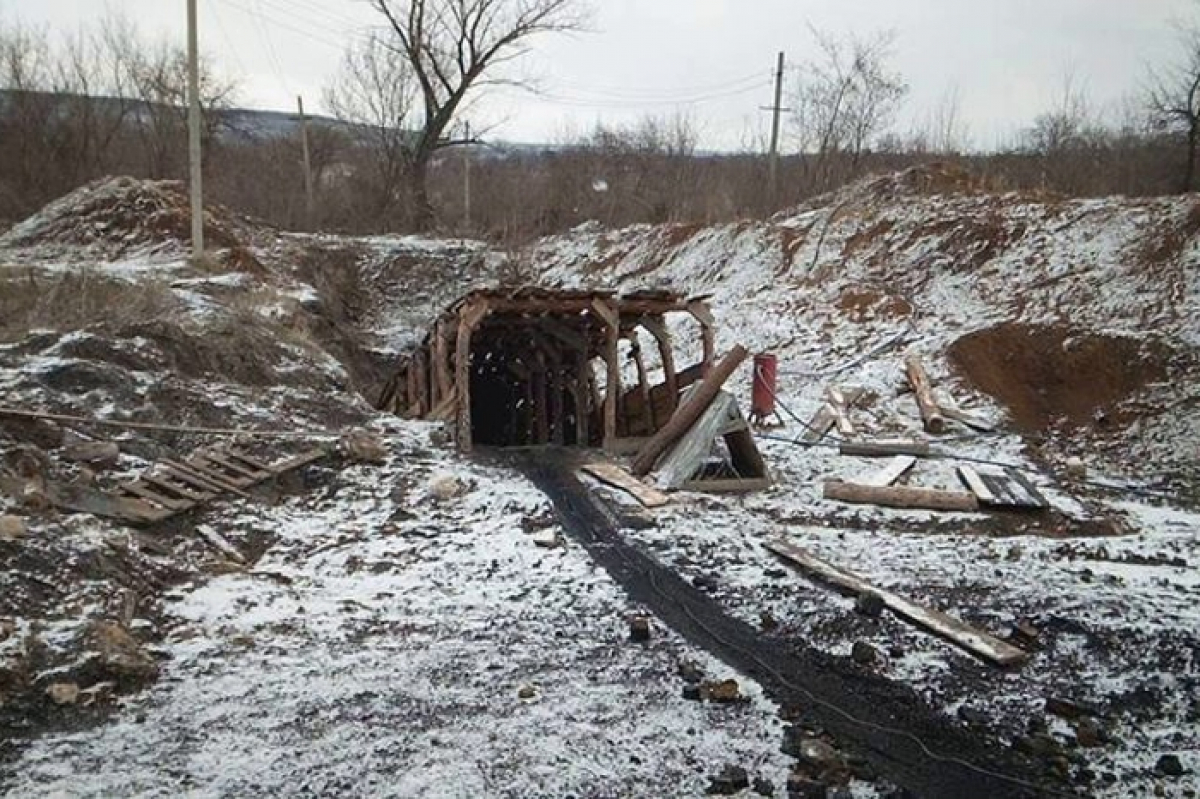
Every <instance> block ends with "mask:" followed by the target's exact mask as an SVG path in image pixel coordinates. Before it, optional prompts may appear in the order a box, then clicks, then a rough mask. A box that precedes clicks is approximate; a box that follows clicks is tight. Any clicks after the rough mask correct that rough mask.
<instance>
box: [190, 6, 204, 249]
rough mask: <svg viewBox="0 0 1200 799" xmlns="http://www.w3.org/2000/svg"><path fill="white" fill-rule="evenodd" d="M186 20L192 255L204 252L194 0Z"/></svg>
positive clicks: (198, 78) (198, 79) (197, 55)
mask: <svg viewBox="0 0 1200 799" xmlns="http://www.w3.org/2000/svg"><path fill="white" fill-rule="evenodd" d="M187 23H188V166H189V178H190V181H189V182H190V184H191V185H190V187H189V188H190V192H189V193H190V195H191V213H192V258H195V259H197V260H198V259H199V258H200V257H201V256H203V255H204V184H203V181H204V170H203V169H202V164H201V160H200V158H201V153H200V36H199V33H198V32H197V30H196V27H197V26H196V0H187Z"/></svg>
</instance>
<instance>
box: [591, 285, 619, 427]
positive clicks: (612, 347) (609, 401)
mask: <svg viewBox="0 0 1200 799" xmlns="http://www.w3.org/2000/svg"><path fill="white" fill-rule="evenodd" d="M592 308H593V309H594V310H595V311H596V314H597V315H598V316H600V318H601V319H603V320H604V326H605V327H604V364H605V370H606V371H607V373H608V381H607V385H606V388H605V396H604V448H605V449H606V450H611V449H612V448H613V447H614V446H615V444H616V441H617V403H618V402H619V401H620V398H621V365H620V363H619V362H618V360H617V359H618V354H619V353H618V348H617V344H618V342H619V341H620V337H621V318H620V316H619V315H618V314H617V312H616V311H615V310H614V309H613V308H612V306H611V305H609V304H608V303H607V302H605V301H604V300H595V301H593V302H592Z"/></svg>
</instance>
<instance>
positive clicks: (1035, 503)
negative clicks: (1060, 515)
mask: <svg viewBox="0 0 1200 799" xmlns="http://www.w3.org/2000/svg"><path fill="white" fill-rule="evenodd" d="M958 477H959V479H960V480H962V481H963V484H964V485H966V486H967V488H969V489H971V491H972V492H973V493H974V494H975V496H977V497H978V498H979V502H980V503H981V504H983V505H986V506H988V507H991V508H1015V509H1017V510H1039V511H1040V510H1048V509H1049V507H1050V502H1049V500H1047V499H1046V497H1045V496H1044V495H1043V494H1042V492H1040V491H1038V490H1037V488H1035V487H1034V485H1033V483H1031V482H1030V481H1029V478H1027V477H1026V476H1025V475H1023V474H1021V472H1020V471H1018V470H1017V469H1005V470H1004V471H1003V473H998V472H985V471H979V470H976V469H974V468H973V467H971V466H966V465H963V466H959V467H958Z"/></svg>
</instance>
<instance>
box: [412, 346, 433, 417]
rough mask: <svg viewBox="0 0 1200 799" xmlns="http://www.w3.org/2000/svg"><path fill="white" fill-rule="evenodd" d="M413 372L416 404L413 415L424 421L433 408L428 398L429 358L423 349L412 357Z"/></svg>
mask: <svg viewBox="0 0 1200 799" xmlns="http://www.w3.org/2000/svg"><path fill="white" fill-rule="evenodd" d="M413 370H414V371H415V372H416V373H417V381H416V390H417V402H416V405H415V406H414V409H413V415H414V416H416V417H417V418H418V419H424V418H425V415H426V414H427V413H429V410H430V408H432V407H433V404H432V403H431V402H430V397H429V358H428V356H427V355H426V351H425V348H424V347H421V348H419V349H417V352H416V354H415V355H414V356H413Z"/></svg>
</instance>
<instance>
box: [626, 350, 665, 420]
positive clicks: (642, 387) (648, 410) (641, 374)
mask: <svg viewBox="0 0 1200 799" xmlns="http://www.w3.org/2000/svg"><path fill="white" fill-rule="evenodd" d="M628 337H629V343H630V345H631V347H632V349H631V350H630V355H632V356H633V364H634V366H635V367H636V368H637V379H638V393H639V394H640V395H641V397H642V409H643V413H644V414H645V422H646V428H645V429H644V430H633V431H630V432H632V433H645V434H646V435H654V433H655V431H657V430H658V421H657V419H656V418H655V414H654V402H653V401H652V400H651V397H650V380H649V378H648V377H647V375H646V359H645V358H643V357H642V344H641V342H640V341H638V340H637V331H636V330H633V331H630V333H629V336H628Z"/></svg>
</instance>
